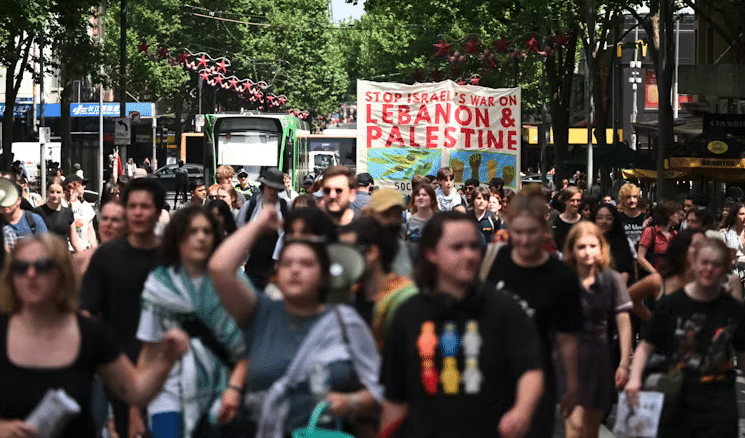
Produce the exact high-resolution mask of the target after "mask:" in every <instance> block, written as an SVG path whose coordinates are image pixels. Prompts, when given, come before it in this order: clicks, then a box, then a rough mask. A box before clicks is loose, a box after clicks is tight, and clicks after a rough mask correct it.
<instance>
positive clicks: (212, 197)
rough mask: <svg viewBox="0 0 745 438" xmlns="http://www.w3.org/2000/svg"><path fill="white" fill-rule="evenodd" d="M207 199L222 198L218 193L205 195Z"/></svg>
mask: <svg viewBox="0 0 745 438" xmlns="http://www.w3.org/2000/svg"><path fill="white" fill-rule="evenodd" d="M207 199H209V200H212V199H222V198H221V197H220V195H209V196H207Z"/></svg>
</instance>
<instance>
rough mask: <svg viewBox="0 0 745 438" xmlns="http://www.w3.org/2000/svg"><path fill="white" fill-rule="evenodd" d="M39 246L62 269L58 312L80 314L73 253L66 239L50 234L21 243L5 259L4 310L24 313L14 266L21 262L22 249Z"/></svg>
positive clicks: (0, 290)
mask: <svg viewBox="0 0 745 438" xmlns="http://www.w3.org/2000/svg"><path fill="white" fill-rule="evenodd" d="M35 243H38V244H40V245H41V246H43V247H44V250H45V251H46V252H47V253H49V259H50V260H51V261H52V262H53V263H54V265H55V266H56V267H57V268H58V269H59V273H60V284H59V291H58V293H57V294H56V295H55V297H54V301H55V304H57V309H58V310H59V311H60V312H74V311H76V310H77V309H78V286H77V280H76V278H75V273H74V272H73V269H72V262H71V260H70V251H69V250H68V248H67V244H66V243H65V242H63V241H62V239H60V238H59V237H57V236H55V235H53V234H50V233H44V234H36V235H33V236H28V237H25V238H23V239H20V240H18V243H16V245H15V246H14V247H13V249H11V250H10V253H9V254H8V256H7V257H6V258H5V264H4V266H3V270H2V273H0V310H1V311H2V312H3V313H5V314H13V313H17V312H19V311H20V310H21V307H22V305H23V303H21V300H20V299H19V298H18V294H17V293H16V290H15V287H14V286H13V273H12V272H11V269H10V265H11V264H12V263H13V262H14V261H16V260H17V258H18V253H19V252H20V251H21V250H22V249H24V248H26V247H28V246H30V245H33V244H35Z"/></svg>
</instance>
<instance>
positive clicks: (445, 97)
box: [440, 90, 450, 102]
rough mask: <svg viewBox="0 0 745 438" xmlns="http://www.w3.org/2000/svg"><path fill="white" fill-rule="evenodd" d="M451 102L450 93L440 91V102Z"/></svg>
mask: <svg viewBox="0 0 745 438" xmlns="http://www.w3.org/2000/svg"><path fill="white" fill-rule="evenodd" d="M448 100H450V92H449V91H447V90H443V91H440V102H447V101H448Z"/></svg>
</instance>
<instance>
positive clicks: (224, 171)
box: [215, 165, 235, 183]
mask: <svg viewBox="0 0 745 438" xmlns="http://www.w3.org/2000/svg"><path fill="white" fill-rule="evenodd" d="M233 176H235V169H233V168H232V167H230V166H225V165H223V166H220V167H218V168H217V170H216V171H215V179H216V180H218V181H220V180H221V179H227V180H228V183H231V182H232V181H231V180H232V179H233Z"/></svg>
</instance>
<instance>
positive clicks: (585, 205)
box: [579, 196, 595, 221]
mask: <svg viewBox="0 0 745 438" xmlns="http://www.w3.org/2000/svg"><path fill="white" fill-rule="evenodd" d="M594 210H595V198H590V197H586V196H583V197H582V201H580V203H579V215H580V216H582V220H583V221H591V220H592V216H593V214H594V212H595V211H594Z"/></svg>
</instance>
